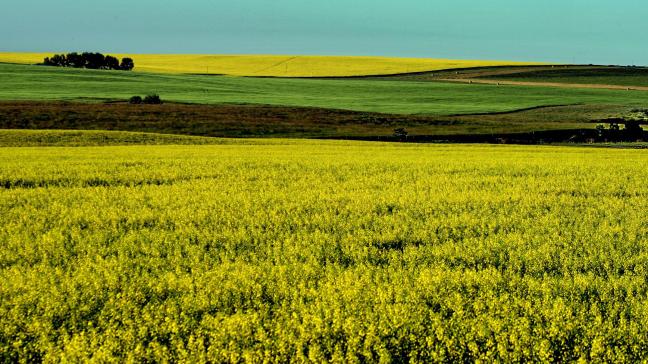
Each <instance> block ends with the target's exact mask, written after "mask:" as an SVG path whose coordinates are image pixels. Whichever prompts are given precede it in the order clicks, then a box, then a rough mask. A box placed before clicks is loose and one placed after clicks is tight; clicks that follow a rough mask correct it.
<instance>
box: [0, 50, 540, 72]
mask: <svg viewBox="0 0 648 364" xmlns="http://www.w3.org/2000/svg"><path fill="white" fill-rule="evenodd" d="M52 54H54V53H0V62H3V63H20V64H35V63H39V62H42V61H43V58H45V57H47V56H51V55H52ZM111 54H112V53H111ZM114 55H115V56H116V57H119V58H122V57H131V58H133V60H134V61H135V71H141V72H169V73H196V74H223V75H231V76H263V77H335V76H340V77H342V76H367V75H389V74H399V73H410V72H425V71H438V70H445V69H457V68H470V67H487V66H508V65H510V66H513V65H533V64H538V63H524V62H510V61H470V60H449V59H430V58H390V57H353V56H279V55H190V54H179V55H173V54H114Z"/></svg>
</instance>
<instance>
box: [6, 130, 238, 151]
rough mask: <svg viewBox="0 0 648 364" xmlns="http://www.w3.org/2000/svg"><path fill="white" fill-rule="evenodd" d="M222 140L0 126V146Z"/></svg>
mask: <svg viewBox="0 0 648 364" xmlns="http://www.w3.org/2000/svg"><path fill="white" fill-rule="evenodd" d="M227 142H228V141H227V140H225V139H216V138H203V137H195V136H185V135H168V134H157V133H138V132H123V131H97V130H16V129H12V130H7V129H0V147H39V146H104V145H141V144H146V145H184V144H191V145H202V144H225V143H227Z"/></svg>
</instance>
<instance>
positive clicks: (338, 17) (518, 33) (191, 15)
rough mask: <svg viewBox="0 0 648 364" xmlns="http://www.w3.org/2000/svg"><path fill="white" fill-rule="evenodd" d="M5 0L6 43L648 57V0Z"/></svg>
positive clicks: (0, 44) (1, 29)
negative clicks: (647, 32) (647, 35)
mask: <svg viewBox="0 0 648 364" xmlns="http://www.w3.org/2000/svg"><path fill="white" fill-rule="evenodd" d="M2 9H3V10H2V12H0V34H1V35H2V36H1V37H0V51H30V52H41V51H43V52H50V51H86V50H87V51H102V52H115V53H219V54H221V53H224V54H247V53H264V54H328V55H383V56H403V57H433V58H462V59H504V60H519V61H554V62H578V63H601V64H638V65H648V40H647V37H646V30H648V2H647V1H646V0H615V1H612V0H542V1H541V0H537V1H535V0H534V1H530V0H526V1H525V0H488V1H486V0H452V1H435V0H398V1H395V0H394V1H384V0H319V1H312V0H228V1H224V0H186V1H180V0H155V1H153V0H138V1H135V0H131V1H125V0H110V1H90V0H89V1H79V0H57V1H51V0H50V1H43V0H20V1H11V2H10V1H8V0H5V3H4V4H3V6H2Z"/></svg>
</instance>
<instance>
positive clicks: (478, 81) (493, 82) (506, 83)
mask: <svg viewBox="0 0 648 364" xmlns="http://www.w3.org/2000/svg"><path fill="white" fill-rule="evenodd" d="M438 81H447V82H459V83H476V84H486V85H499V86H538V87H562V88H595V89H607V90H626V91H648V87H645V86H619V85H600V84H587V83H561V82H528V81H501V80H484V79H478V78H443V79H439V80H438Z"/></svg>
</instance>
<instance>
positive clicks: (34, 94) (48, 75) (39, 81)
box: [0, 65, 647, 115]
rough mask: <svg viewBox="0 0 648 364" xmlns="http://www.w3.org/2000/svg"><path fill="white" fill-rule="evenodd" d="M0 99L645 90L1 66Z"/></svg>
mask: <svg viewBox="0 0 648 364" xmlns="http://www.w3.org/2000/svg"><path fill="white" fill-rule="evenodd" d="M0 76H1V77H2V78H3V82H2V83H1V84H0V100H65V101H85V102H99V101H110V100H122V101H123V100H126V99H128V98H129V97H131V96H133V95H145V94H147V93H157V94H159V95H161V96H162V97H163V98H164V99H165V100H167V101H175V102H184V103H201V104H224V103H229V104H232V103H234V104H265V105H281V106H296V107H319V108H329V109H345V110H354V111H368V112H382V113H393V114H432V115H449V114H473V113H489V112H504V111H514V110H519V109H525V108H531V107H538V106H552V105H574V104H588V105H617V106H630V107H631V106H641V105H643V103H644V102H645V99H646V97H645V96H646V94H647V93H645V92H642V91H637V92H627V91H625V90H624V91H619V90H600V89H569V88H564V89H557V88H551V87H524V86H507V87H497V86H493V85H464V84H453V83H444V82H416V81H411V82H408V81H382V82H376V81H372V80H348V79H347V80H302V79H273V78H239V77H216V76H209V77H208V76H197V75H175V74H166V75H165V74H147V73H125V72H119V71H91V70H77V69H60V68H55V67H36V66H17V65H0Z"/></svg>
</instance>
